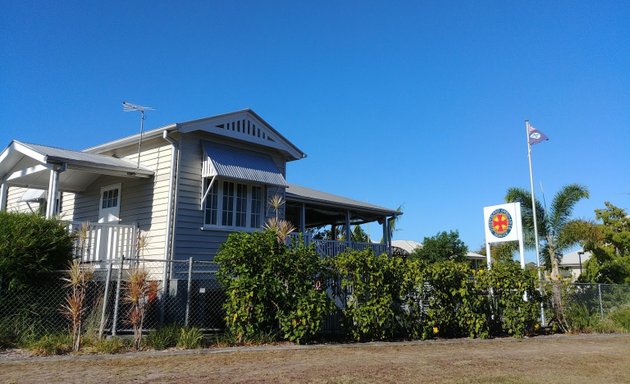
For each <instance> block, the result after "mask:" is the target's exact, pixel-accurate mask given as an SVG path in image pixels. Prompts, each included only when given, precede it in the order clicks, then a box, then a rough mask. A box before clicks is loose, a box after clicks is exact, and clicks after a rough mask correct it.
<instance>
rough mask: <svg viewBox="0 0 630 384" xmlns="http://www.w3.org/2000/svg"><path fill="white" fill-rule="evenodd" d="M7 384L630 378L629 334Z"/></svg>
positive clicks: (135, 364)
mask: <svg viewBox="0 0 630 384" xmlns="http://www.w3.org/2000/svg"><path fill="white" fill-rule="evenodd" d="M0 382H2V383H61V382H63V383H120V382H133V383H166V382H168V383H191V382H217V383H293V382H305V383H542V382H544V383H630V335H563V336H544V337H535V338H526V339H520V340H519V339H509V338H505V339H494V340H469V339H459V340H436V341H422V342H399V343H366V344H337V345H314V346H293V345H281V346H262V347H238V348H208V349H202V350H195V351H165V352H142V353H134V354H122V355H88V356H86V355H84V356H62V357H45V358H41V357H27V356H26V355H25V354H23V353H19V352H16V351H13V352H5V356H0Z"/></svg>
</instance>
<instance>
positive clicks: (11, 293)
mask: <svg viewBox="0 0 630 384" xmlns="http://www.w3.org/2000/svg"><path fill="white" fill-rule="evenodd" d="M72 247H73V238H72V236H71V235H69V234H68V233H67V231H66V230H65V229H64V227H63V225H61V224H60V223H59V222H58V221H56V220H46V219H44V218H42V217H40V216H37V215H30V214H21V213H8V212H0V291H1V292H2V295H1V296H0V344H2V345H5V346H10V345H19V344H24V343H29V342H33V341H34V340H37V339H39V338H40V337H41V336H42V335H43V334H45V333H46V332H51V331H56V330H58V329H57V328H56V327H54V326H53V324H56V323H58V321H61V322H63V319H62V315H61V314H60V313H59V306H60V305H61V303H62V302H63V293H61V292H62V290H61V285H62V282H61V280H60V276H59V275H57V274H56V273H54V271H56V270H61V269H64V268H65V267H66V265H67V264H68V263H69V261H70V260H71V259H72ZM57 293H60V294H57Z"/></svg>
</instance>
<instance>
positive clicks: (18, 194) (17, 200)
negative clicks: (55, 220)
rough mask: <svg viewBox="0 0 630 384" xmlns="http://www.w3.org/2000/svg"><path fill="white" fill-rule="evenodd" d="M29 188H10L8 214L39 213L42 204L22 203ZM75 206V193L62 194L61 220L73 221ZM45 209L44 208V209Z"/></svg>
mask: <svg viewBox="0 0 630 384" xmlns="http://www.w3.org/2000/svg"><path fill="white" fill-rule="evenodd" d="M27 190H28V188H23V187H15V186H13V187H9V193H8V196H7V212H20V213H39V212H40V204H39V203H36V202H29V203H28V204H27V203H25V202H23V201H22V196H23V195H24V192H26V191H27ZM73 206H74V193H69V192H62V194H61V212H60V213H59V219H61V220H64V221H72V212H73ZM42 209H43V208H42Z"/></svg>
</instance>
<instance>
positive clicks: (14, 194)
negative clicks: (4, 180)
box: [7, 186, 39, 213]
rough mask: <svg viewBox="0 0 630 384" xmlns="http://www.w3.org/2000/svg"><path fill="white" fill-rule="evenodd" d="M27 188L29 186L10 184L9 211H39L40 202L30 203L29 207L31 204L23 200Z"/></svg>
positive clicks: (8, 195)
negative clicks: (13, 185) (12, 185)
mask: <svg viewBox="0 0 630 384" xmlns="http://www.w3.org/2000/svg"><path fill="white" fill-rule="evenodd" d="M27 189H28V188H22V187H11V186H9V191H8V193H7V212H21V213H30V212H31V209H32V210H33V212H38V210H39V204H38V203H29V204H30V208H29V204H26V203H25V202H23V201H21V199H22V195H24V192H26V190H27Z"/></svg>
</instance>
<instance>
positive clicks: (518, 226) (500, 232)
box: [483, 203, 525, 268]
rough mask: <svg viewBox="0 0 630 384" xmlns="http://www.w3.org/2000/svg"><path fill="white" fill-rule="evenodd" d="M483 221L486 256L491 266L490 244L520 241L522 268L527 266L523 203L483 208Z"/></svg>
mask: <svg viewBox="0 0 630 384" xmlns="http://www.w3.org/2000/svg"><path fill="white" fill-rule="evenodd" d="M483 222H484V227H485V230H486V258H487V262H488V268H490V267H491V263H492V257H491V255H490V244H492V243H504V242H506V241H518V248H519V253H520V256H521V268H525V251H524V247H523V225H522V222H521V203H508V204H500V205H493V206H490V207H484V208H483Z"/></svg>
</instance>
